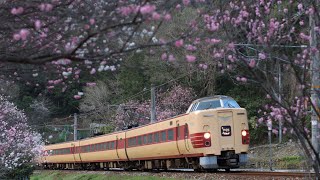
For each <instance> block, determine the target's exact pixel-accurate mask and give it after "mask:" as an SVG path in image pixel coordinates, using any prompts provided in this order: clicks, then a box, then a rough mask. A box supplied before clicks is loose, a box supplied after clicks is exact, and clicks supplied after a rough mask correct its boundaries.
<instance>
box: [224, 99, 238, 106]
mask: <svg viewBox="0 0 320 180" xmlns="http://www.w3.org/2000/svg"><path fill="white" fill-rule="evenodd" d="M222 102H223V107H224V108H240V106H239V104H238V103H237V102H236V101H235V100H233V99H223V100H222Z"/></svg>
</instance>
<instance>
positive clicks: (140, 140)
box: [138, 136, 142, 145]
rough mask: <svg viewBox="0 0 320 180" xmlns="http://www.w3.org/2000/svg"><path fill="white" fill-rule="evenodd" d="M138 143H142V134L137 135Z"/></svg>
mask: <svg viewBox="0 0 320 180" xmlns="http://www.w3.org/2000/svg"><path fill="white" fill-rule="evenodd" d="M138 145H142V136H138Z"/></svg>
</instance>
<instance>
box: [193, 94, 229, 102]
mask: <svg viewBox="0 0 320 180" xmlns="http://www.w3.org/2000/svg"><path fill="white" fill-rule="evenodd" d="M210 99H233V98H232V97H229V96H224V95H214V96H208V97H203V98H200V99H197V100H194V101H193V102H192V104H193V103H197V102H201V101H206V100H210Z"/></svg>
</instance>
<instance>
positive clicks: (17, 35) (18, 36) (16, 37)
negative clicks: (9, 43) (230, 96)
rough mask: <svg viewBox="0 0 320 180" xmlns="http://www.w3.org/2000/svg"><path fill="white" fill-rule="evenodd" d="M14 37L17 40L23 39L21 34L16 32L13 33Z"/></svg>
mask: <svg viewBox="0 0 320 180" xmlns="http://www.w3.org/2000/svg"><path fill="white" fill-rule="evenodd" d="M13 39H14V40H16V41H19V40H20V39H21V36H20V34H14V35H13Z"/></svg>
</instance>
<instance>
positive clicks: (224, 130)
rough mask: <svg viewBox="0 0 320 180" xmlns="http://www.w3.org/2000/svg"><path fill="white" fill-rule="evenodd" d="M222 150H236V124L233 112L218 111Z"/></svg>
mask: <svg viewBox="0 0 320 180" xmlns="http://www.w3.org/2000/svg"><path fill="white" fill-rule="evenodd" d="M218 122H219V127H220V138H221V140H220V147H221V150H232V149H234V144H235V142H234V128H233V127H234V124H233V113H232V111H218Z"/></svg>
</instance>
